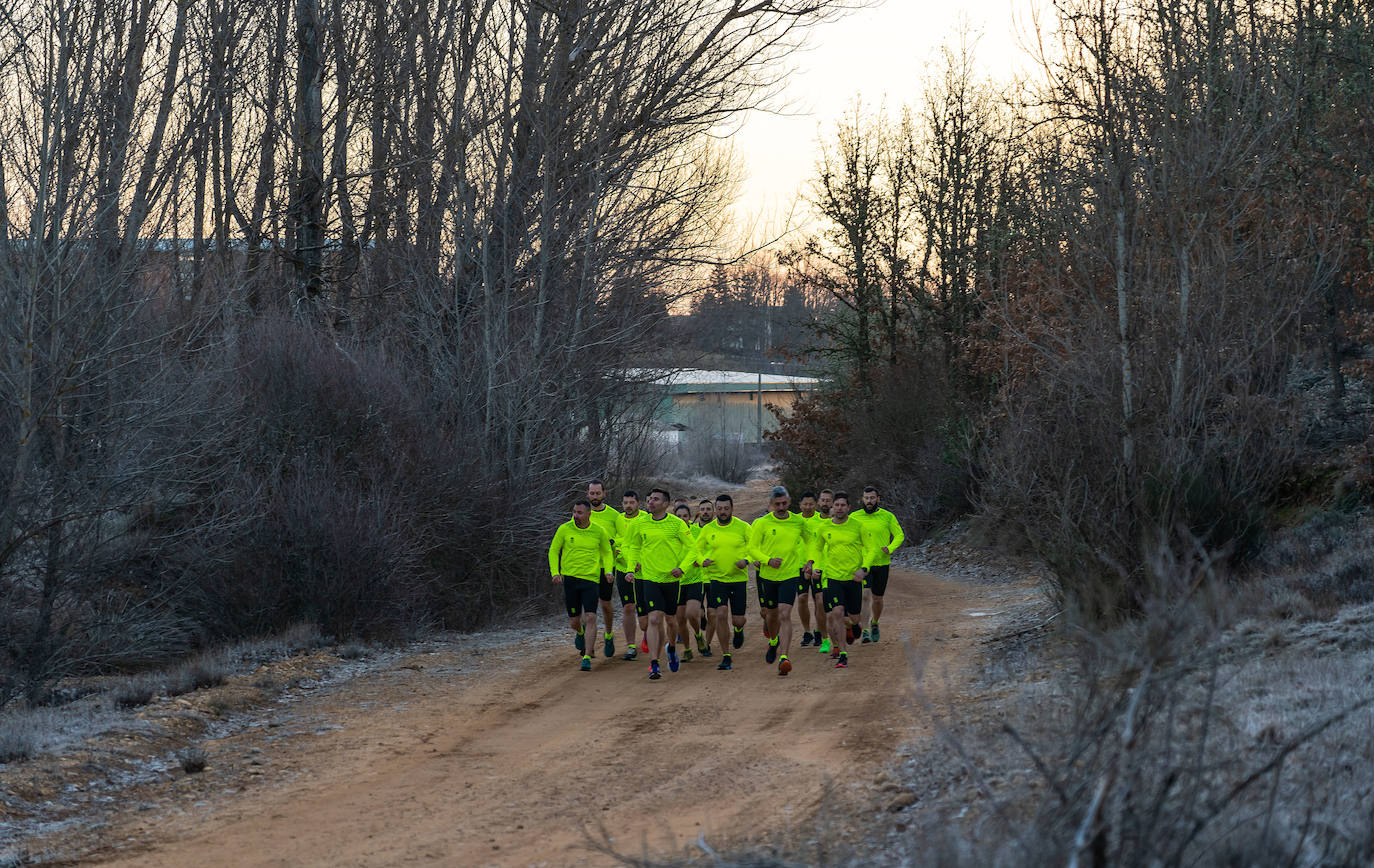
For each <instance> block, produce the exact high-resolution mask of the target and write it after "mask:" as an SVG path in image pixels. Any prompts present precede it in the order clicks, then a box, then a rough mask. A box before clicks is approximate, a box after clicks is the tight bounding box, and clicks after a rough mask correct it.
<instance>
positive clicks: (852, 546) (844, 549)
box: [549, 479, 904, 680]
mask: <svg viewBox="0 0 1374 868" xmlns="http://www.w3.org/2000/svg"><path fill="white" fill-rule="evenodd" d="M605 500H606V487H605V485H604V484H603V483H602V482H601V480H599V479H594V480H592V481H591V482H590V483H589V484H588V485H587V496H586V497H585V498H581V499H579V500H577V501H576V502H575V503H574V504H573V508H572V518H571V519H569V520H568V521H566V522H564V523H563V524H561V525H559V526H558V530H557V531H556V532H555V533H554V537H553V542H552V543H551V544H550V545H549V572H550V573H551V574H552V576H553V581H554V583H555V584H561V585H562V586H563V593H564V600H565V602H566V604H567V609H568V618H569V624H570V626H571V627H572V629H573V633H574V638H573V644H574V645H575V646H576V647H577V650H578V651H579V652H581V662H580V666H581V668H582V669H583V670H586V671H590V670H591V668H592V659H593V657H595V642H596V637H597V627H596V625H597V611H598V608H599V609H600V613H601V620H602V623H603V625H604V630H603V634H602V646H603V648H602V653H603V654H604V655H605V657H607V658H611V657H613V656H615V653H616V644H615V635H614V605H613V599H614V598H615V597H616V596H618V597H619V599H620V606H621V610H622V611H621V622H622V629H623V631H624V636H625V642H626V650H625V652H624V658H623V659H625V660H635V659H638V656H639V655H640V654H647V655H649V658H650V660H649V678H650V679H653V680H658V679H659V678H661V677H662V669H661V667H660V661H661V660H663V659H665V657H666V660H667V664H668V670H669V671H670V672H677V671H678V668H679V666H680V665H681V663H682V662H684V661H690V660H692V659H694V657H696V656H700V657H702V658H708V659H709V658H711V657H712V656H713V652H712V650H711V649H712V642H713V640H714V642H715V644H716V645H717V647H719V649H720V654H721V659H720V663H719V664H718V665H717V666H716V668H717V669H719V670H724V671H729V670H730V669H732V668H733V667H734V660H733V656H734V655H733V652H734V651H738V650H739V649H740V648H741V647H743V645H744V628H745V625H746V618H745V612H746V603H747V594H748V587H749V584H750V580H751V579H753V581H754V586H755V589H756V593H757V595H758V602H759V611H760V613H761V615H762V618H763V631H764V635H765V637H766V638H767V642H768V644H767V648H766V649H765V651H764V660H765V661H766V662H767V663H768V664H770V665H771V664H773V663H776V664H777V667H778V675H780V676H785V675H787V674H788V673H789V672H791V671H792V663H791V661H790V660H789V659H788V653H789V652H790V650H791V645H792V638H793V629H792V611H793V609H796V610H797V611H798V615H799V617H800V620H801V628H802V640H801V646H802V647H807V646H812V645H814V646H815V647H816V649H817V650H818V652H819V653H821V654H829V655H830V657H831V659H833V660H834V661H835V662H834V665H835V667H836V668H837V669H845V668H847V667H848V666H849V651H850V649H851V648H852V647H853V646H854V645H857V644H866V643H869V642H876V641H878V639H879V637H880V635H881V632H880V628H879V620H880V619H881V617H882V614H883V597H884V595H885V594H886V592H887V583H888V571H889V568H890V565H891V563H892V552H894V551H896V549H897V547H898V546H900V545H901V544H902V541H903V539H904V535H903V533H902V528H901V526H900V525H899V524H898V522H897V519H896V517H895V516H893V514H892V513H891V512H889V511H888V510H886V509H883V508H882V507H881V506H880V505H879V504H880V500H881V498H880V495H879V492H878V490H877V488H876V487H874V486H868V487H866V488H865V489H864V491H863V494H862V496H861V497H860V498H858V499H855V500H851V498H850V495H849V494H848V493H846V492H843V491H831V490H830V489H825V490H823V491H821V492H820V494H819V496H817V495H816V494H813V493H812V492H809V491H808V492H804V493H803V494H802V496H801V498H800V502H799V504H798V506H799V508H800V511H799V512H792V510H791V506H792V499H791V496H790V495H789V494H788V491H787V489H786V488H784V487H783V486H780V485H779V486H775V487H774V488H773V490H772V492H770V497H769V504H768V505H769V509H768V512H767V513H765V514H764V515H762V516H760V517H758V518H756V519H754V520H753V521H752V522H749V521H745V520H744V519H742V518H740V517H739V516H737V515H735V514H734V500H733V499H732V498H731V497H730V495H728V494H721V495H717V496H716V498H715V499H714V500H709V499H708V500H702V501H700V502H699V503H698V504H697V506H696V510H695V512H694V511H693V509H692V506H691V505H690V504H689V503H687V502H686V501H685V500H678V501H676V502H675V501H674V500H673V498H672V496H671V495H670V494H669V493H668V492H667V491H665V490H664V489H662V488H653V489H650V490H649V493H648V495H647V496H646V497H645V498H644V500H643V502H642V503H641V501H640V498H639V495H638V494H637V493H636V492H634V491H626V492H625V493H624V495H623V496H622V498H621V509H620V510H616V509H614V508H612V507H610V506H607V505H606V503H605ZM865 612H866V614H867V618H868V622H867V624H866V625H865V624H864V620H863V619H864V617H865ZM822 613H824V616H823V615H822ZM813 627H814V629H813ZM641 634H642V638H641ZM679 647H681V649H682V651H681V653H679V651H678V648H679Z"/></svg>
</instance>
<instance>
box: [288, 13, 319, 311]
mask: <svg viewBox="0 0 1374 868" xmlns="http://www.w3.org/2000/svg"><path fill="white" fill-rule="evenodd" d="M295 11H296V58H297V61H296V62H297V66H296V128H295V131H294V139H295V146H296V154H297V158H296V159H297V174H296V181H295V183H294V184H293V185H292V194H291V204H292V209H293V211H294V212H295V215H296V219H295V226H296V231H295V246H294V247H293V249H292V252H291V253H292V257H291V258H292V263H293V265H294V268H295V274H296V292H297V294H298V297H297V306H298V309H300V310H301V311H303V312H306V315H307V316H309V317H311V318H314V317H316V316H317V315H318V314H319V311H317V310H315V309H314V308H315V306H316V305H317V304H318V303H319V301H320V297H321V295H322V294H323V293H324V273H323V272H324V267H323V261H324V260H323V256H324V122H323V114H322V112H323V101H322V94H321V91H322V78H323V75H324V66H323V63H322V60H321V51H320V3H319V0H295Z"/></svg>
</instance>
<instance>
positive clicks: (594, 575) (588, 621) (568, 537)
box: [549, 499, 614, 672]
mask: <svg viewBox="0 0 1374 868" xmlns="http://www.w3.org/2000/svg"><path fill="white" fill-rule="evenodd" d="M591 514H592V504H591V501H589V500H585V499H583V500H578V501H577V502H576V503H574V504H573V509H572V519H571V520H569V521H566V522H564V523H563V524H560V525H559V526H558V530H557V531H555V532H554V535H553V542H552V543H550V544H549V572H550V573H551V574H552V575H553V583H554V584H555V585H560V584H561V585H562V586H563V600H564V602H565V603H566V604H567V606H568V621H569V623H570V626H571V627H572V629H573V645H575V646H577V650H578V651H581V652H582V671H583V672H590V671H592V657H591V654H589V653H588V652H589V651H590V650H591V649H590V648H588V647H587V640H588V639H593V640H594V639H595V638H596V605H597V598H598V596H599V592H598V586H599V585H600V584H601V577H602V575H603V574H604V573H605V572H606V571H607V570H609V569H612V568H613V566H614V559H613V556H612V555H611V540H610V538H609V537H608V536H606V532H605V531H604V530H602V529H601V528H600V527H599V526H598V525H595V524H592V519H591Z"/></svg>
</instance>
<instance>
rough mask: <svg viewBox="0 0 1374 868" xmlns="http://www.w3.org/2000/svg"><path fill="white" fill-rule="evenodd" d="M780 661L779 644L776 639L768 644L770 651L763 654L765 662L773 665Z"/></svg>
mask: <svg viewBox="0 0 1374 868" xmlns="http://www.w3.org/2000/svg"><path fill="white" fill-rule="evenodd" d="M777 659H778V643H777V640H776V639H774V640H772V641H770V642H769V643H768V650H767V651H765V652H763V662H765V663H772V662H773V661H774V660H777Z"/></svg>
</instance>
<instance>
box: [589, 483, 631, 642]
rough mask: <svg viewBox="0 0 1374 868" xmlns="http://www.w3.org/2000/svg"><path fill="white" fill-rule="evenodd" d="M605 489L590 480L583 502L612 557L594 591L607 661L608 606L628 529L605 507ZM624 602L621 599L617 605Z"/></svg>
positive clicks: (611, 621)
mask: <svg viewBox="0 0 1374 868" xmlns="http://www.w3.org/2000/svg"><path fill="white" fill-rule="evenodd" d="M605 500H606V485H605V483H603V482H602V481H601V480H600V479H593V480H592V481H591V482H588V483H587V501H588V502H589V503H590V504H591V505H592V524H595V525H596V526H597V527H599V528H601V529H602V530H604V531H605V532H606V536H607V538H608V539H610V541H611V552H612V554H613V555H614V557H615V563H614V564H613V565H612V568H611V569H609V570H607V571H606V572H605V573H604V574H603V575H602V576H601V581H600V582H599V583H598V588H597V591H598V592H599V593H598V596H599V597H600V599H601V621H602V624H603V626H604V629H605V631H606V635H605V636H604V637H603V641H604V642H605V647H604V649H603V652H602V653H604V654H605V655H606V656H607V657H613V656H615V610H614V609H613V608H612V606H611V597H612V595H614V594H615V587H616V580H617V579H619V578H620V576H621V575H622V573H623V571H624V569H625V564H624V560H623V559H622V556H621V554H620V546H621V544H622V542H623V541H624V539H625V530H626V529H627V528H628V527H629V525H628V524H626V522H625V516H623V515H621V514H620V513H618V512H616V511H615V510H614V509H611V508H610V507H609V506H607V505H606V504H605ZM624 602H625V601H624V600H623V599H622V600H621V603H622V604H623V603H624ZM630 605H631V606H633V605H634V600H633V599H632V600H630ZM622 617H624V619H625V623H626V625H627V626H626V628H625V638H626V641H628V642H629V643H630V647H631V648H633V647H634V645H635V635H634V623H635V621H634V616H633V615H629V616H628V617H626V616H622Z"/></svg>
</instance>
